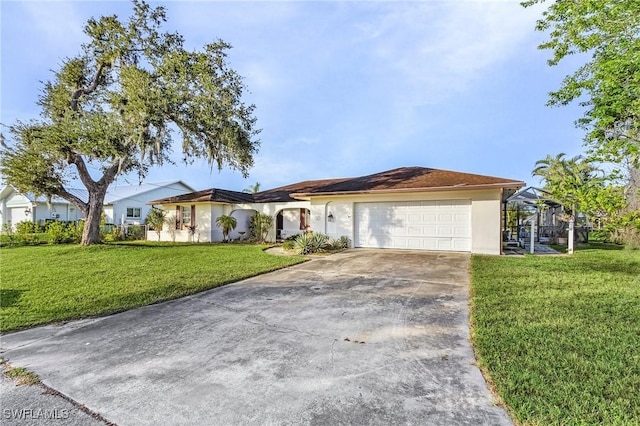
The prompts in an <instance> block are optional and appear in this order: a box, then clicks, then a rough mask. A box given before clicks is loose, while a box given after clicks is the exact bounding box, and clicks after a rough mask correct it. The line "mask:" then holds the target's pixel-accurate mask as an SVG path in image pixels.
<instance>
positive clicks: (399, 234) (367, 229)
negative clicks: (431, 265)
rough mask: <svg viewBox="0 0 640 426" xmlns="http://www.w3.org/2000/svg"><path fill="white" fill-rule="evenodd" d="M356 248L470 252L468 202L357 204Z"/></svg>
mask: <svg viewBox="0 0 640 426" xmlns="http://www.w3.org/2000/svg"><path fill="white" fill-rule="evenodd" d="M354 226H355V230H354V231H355V232H354V240H355V241H354V245H355V246H356V247H368V248H395V249H416V250H442V251H471V203H470V201H469V200H433V201H408V202H379V203H356V204H355V217H354Z"/></svg>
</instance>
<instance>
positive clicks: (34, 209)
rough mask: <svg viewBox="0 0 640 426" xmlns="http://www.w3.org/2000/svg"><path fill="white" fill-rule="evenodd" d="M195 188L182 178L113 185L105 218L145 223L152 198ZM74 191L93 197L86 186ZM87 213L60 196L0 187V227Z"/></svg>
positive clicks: (66, 219) (74, 217) (65, 219)
mask: <svg viewBox="0 0 640 426" xmlns="http://www.w3.org/2000/svg"><path fill="white" fill-rule="evenodd" d="M192 191H193V188H192V187H191V186H189V185H187V184H186V183H184V182H182V181H180V180H171V181H162V182H149V183H143V184H140V185H112V186H111V187H109V189H108V190H107V194H106V196H105V200H104V213H105V221H106V222H107V223H115V224H121V223H123V222H124V223H125V224H130V225H138V224H142V223H144V219H145V217H146V216H147V213H149V210H151V206H150V205H149V204H148V201H150V200H154V199H157V198H159V197H170V196H173V195H179V194H184V193H186V192H192ZM70 192H71V193H73V194H74V195H76V196H77V197H78V198H80V199H81V200H88V198H89V197H88V193H87V191H86V190H84V189H70ZM83 217H84V216H83V214H82V212H81V211H79V210H78V208H77V207H76V206H75V205H74V204H73V203H70V202H69V201H67V200H65V199H63V198H60V197H52V198H51V200H47V198H46V197H43V196H38V197H36V196H34V195H33V194H23V193H20V192H19V191H17V190H16V189H15V188H14V187H13V186H11V185H6V186H5V187H4V188H2V190H1V191H0V227H1V226H2V225H4V224H5V223H8V224H12V226H14V227H15V225H16V224H17V223H19V222H24V221H32V222H35V223H37V224H40V225H42V224H44V223H45V221H47V220H60V221H63V222H73V221H76V220H79V219H82V218H83Z"/></svg>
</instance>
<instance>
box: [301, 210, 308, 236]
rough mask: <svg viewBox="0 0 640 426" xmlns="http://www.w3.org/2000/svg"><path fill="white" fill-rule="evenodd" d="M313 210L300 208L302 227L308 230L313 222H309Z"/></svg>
mask: <svg viewBox="0 0 640 426" xmlns="http://www.w3.org/2000/svg"><path fill="white" fill-rule="evenodd" d="M310 213H311V212H310V211H309V210H307V209H300V229H301V230H303V231H306V230H307V228H308V227H309V226H311V224H310V223H309V214H310Z"/></svg>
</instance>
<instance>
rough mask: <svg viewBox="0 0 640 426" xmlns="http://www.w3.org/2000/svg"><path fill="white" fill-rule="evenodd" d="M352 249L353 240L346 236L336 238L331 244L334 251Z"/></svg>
mask: <svg viewBox="0 0 640 426" xmlns="http://www.w3.org/2000/svg"><path fill="white" fill-rule="evenodd" d="M349 247H351V240H350V239H349V237H347V236H346V235H343V236H341V237H340V238H336V239H335V240H333V241H332V242H331V248H332V249H333V250H344V249H348V248H349Z"/></svg>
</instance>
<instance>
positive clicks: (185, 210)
mask: <svg viewBox="0 0 640 426" xmlns="http://www.w3.org/2000/svg"><path fill="white" fill-rule="evenodd" d="M195 218H196V206H195V205H191V206H176V229H186V228H187V227H188V226H194V225H195Z"/></svg>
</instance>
